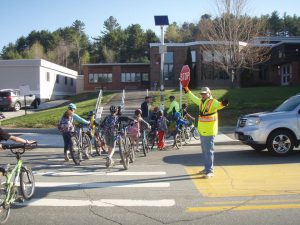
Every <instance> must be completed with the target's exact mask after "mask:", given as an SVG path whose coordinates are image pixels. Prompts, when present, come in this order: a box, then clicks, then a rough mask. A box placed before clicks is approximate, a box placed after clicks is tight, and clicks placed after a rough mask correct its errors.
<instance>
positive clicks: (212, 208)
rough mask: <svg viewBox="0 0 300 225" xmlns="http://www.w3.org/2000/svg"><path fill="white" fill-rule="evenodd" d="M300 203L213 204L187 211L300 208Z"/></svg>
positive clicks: (191, 208)
mask: <svg viewBox="0 0 300 225" xmlns="http://www.w3.org/2000/svg"><path fill="white" fill-rule="evenodd" d="M299 208H300V204H278V205H241V206H211V207H190V208H187V210H186V211H187V212H211V211H227V210H230V211H245V210H268V209H299Z"/></svg>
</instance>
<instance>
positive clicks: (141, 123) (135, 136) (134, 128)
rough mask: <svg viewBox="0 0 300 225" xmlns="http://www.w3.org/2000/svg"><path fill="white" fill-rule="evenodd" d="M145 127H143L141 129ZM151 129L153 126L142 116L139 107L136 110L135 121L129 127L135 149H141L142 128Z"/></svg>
mask: <svg viewBox="0 0 300 225" xmlns="http://www.w3.org/2000/svg"><path fill="white" fill-rule="evenodd" d="M141 128H143V129H141ZM145 128H146V129H150V128H151V126H150V124H149V123H147V122H146V121H145V120H144V119H143V118H142V110H141V109H137V110H135V112H134V117H133V121H132V122H131V126H129V127H128V136H129V139H130V141H131V144H132V145H133V146H134V150H135V151H137V152H138V151H139V137H140V136H141V133H140V130H142V132H144V130H145Z"/></svg>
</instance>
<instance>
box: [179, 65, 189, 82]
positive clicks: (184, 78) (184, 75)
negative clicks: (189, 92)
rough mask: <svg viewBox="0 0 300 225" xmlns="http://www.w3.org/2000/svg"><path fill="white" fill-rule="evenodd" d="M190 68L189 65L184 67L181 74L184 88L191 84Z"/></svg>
mask: <svg viewBox="0 0 300 225" xmlns="http://www.w3.org/2000/svg"><path fill="white" fill-rule="evenodd" d="M190 72H191V70H190V68H189V66H188V65H184V66H183V67H182V69H181V72H180V82H181V84H182V87H186V86H188V85H189V83H190Z"/></svg>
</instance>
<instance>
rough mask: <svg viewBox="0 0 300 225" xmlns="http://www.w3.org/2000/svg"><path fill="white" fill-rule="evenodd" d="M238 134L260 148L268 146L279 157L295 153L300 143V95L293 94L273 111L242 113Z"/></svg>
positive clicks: (240, 138) (246, 141)
mask: <svg viewBox="0 0 300 225" xmlns="http://www.w3.org/2000/svg"><path fill="white" fill-rule="evenodd" d="M235 137H236V139H238V140H240V141H241V142H243V143H244V144H247V145H249V146H251V147H252V148H253V149H254V150H256V151H262V150H264V149H266V148H267V149H268V151H269V152H270V153H271V154H273V155H277V156H283V155H287V154H289V153H291V152H292V151H293V149H294V147H298V146H299V143H300V94H297V95H295V96H292V97H290V98H289V99H287V100H286V101H284V102H283V103H282V104H281V105H279V106H278V107H277V108H276V109H275V110H274V111H272V112H261V113H254V114H249V115H244V116H241V117H240V118H239V119H238V122H237V126H236V129H235Z"/></svg>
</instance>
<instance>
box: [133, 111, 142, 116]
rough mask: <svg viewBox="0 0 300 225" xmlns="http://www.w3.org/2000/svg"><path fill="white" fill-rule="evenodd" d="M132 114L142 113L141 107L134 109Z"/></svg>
mask: <svg viewBox="0 0 300 225" xmlns="http://www.w3.org/2000/svg"><path fill="white" fill-rule="evenodd" d="M134 114H135V115H136V116H138V115H142V110H141V109H136V110H135V112H134Z"/></svg>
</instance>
